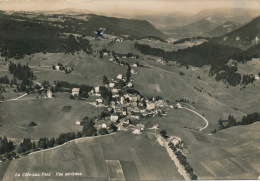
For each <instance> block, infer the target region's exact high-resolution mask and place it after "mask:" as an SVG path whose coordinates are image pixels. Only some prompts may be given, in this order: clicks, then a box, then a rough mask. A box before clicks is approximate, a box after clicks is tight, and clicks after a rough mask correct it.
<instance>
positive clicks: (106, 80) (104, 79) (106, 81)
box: [103, 75, 109, 84]
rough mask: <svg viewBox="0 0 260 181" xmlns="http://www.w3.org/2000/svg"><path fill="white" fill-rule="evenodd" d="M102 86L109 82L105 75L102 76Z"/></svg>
mask: <svg viewBox="0 0 260 181" xmlns="http://www.w3.org/2000/svg"><path fill="white" fill-rule="evenodd" d="M103 84H109V80H108V78H107V76H105V75H104V76H103Z"/></svg>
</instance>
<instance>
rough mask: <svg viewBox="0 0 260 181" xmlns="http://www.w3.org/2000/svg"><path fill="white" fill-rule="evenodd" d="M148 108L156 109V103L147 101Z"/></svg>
mask: <svg viewBox="0 0 260 181" xmlns="http://www.w3.org/2000/svg"><path fill="white" fill-rule="evenodd" d="M146 108H147V109H149V110H152V109H155V103H153V102H147V103H146Z"/></svg>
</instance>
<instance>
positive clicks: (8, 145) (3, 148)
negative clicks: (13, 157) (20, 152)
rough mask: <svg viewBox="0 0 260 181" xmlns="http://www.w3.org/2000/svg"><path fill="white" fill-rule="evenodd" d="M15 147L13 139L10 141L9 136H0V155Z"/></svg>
mask: <svg viewBox="0 0 260 181" xmlns="http://www.w3.org/2000/svg"><path fill="white" fill-rule="evenodd" d="M13 149H14V145H13V142H12V141H10V140H9V141H8V140H7V137H6V136H4V137H3V138H2V137H0V155H2V154H4V153H6V152H11V151H12V150H13Z"/></svg>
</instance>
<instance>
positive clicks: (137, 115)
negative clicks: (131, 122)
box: [130, 112, 141, 120]
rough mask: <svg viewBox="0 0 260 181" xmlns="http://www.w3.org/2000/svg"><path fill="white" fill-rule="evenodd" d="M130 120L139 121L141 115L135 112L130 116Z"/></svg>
mask: <svg viewBox="0 0 260 181" xmlns="http://www.w3.org/2000/svg"><path fill="white" fill-rule="evenodd" d="M130 118H132V119H136V120H139V119H140V118H141V114H140V113H135V112H133V113H132V114H131V116H130Z"/></svg>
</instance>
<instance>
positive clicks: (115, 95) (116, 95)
mask: <svg viewBox="0 0 260 181" xmlns="http://www.w3.org/2000/svg"><path fill="white" fill-rule="evenodd" d="M112 97H113V98H117V97H120V95H119V94H113V95H112Z"/></svg>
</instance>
